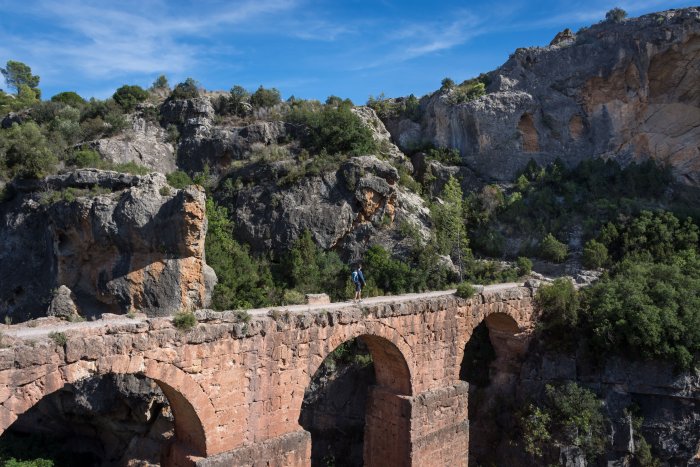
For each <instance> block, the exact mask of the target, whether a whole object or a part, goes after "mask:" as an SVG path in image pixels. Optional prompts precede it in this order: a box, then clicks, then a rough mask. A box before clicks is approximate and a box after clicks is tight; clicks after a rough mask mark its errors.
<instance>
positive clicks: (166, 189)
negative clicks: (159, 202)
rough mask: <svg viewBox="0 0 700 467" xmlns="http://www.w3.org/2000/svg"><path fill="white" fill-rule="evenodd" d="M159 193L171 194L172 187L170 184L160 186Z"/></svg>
mask: <svg viewBox="0 0 700 467" xmlns="http://www.w3.org/2000/svg"><path fill="white" fill-rule="evenodd" d="M158 193H160V195H161V196H170V194H171V191H170V187H169V186H168V185H164V186H162V187H160V190H158Z"/></svg>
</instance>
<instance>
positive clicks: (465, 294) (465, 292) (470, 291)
mask: <svg viewBox="0 0 700 467" xmlns="http://www.w3.org/2000/svg"><path fill="white" fill-rule="evenodd" d="M475 293H476V288H474V286H473V285H471V284H469V283H468V282H462V283H461V284H459V285H458V286H457V291H456V292H455V295H457V296H458V297H460V298H472V297H473V296H474V294H475Z"/></svg>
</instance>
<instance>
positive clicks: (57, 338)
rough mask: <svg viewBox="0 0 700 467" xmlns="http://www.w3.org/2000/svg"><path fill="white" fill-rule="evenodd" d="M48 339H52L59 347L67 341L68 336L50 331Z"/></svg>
mask: <svg viewBox="0 0 700 467" xmlns="http://www.w3.org/2000/svg"><path fill="white" fill-rule="evenodd" d="M49 339H51V340H52V341H54V343H55V344H56V345H58V346H60V347H63V346H64V345H66V342H68V338H67V337H66V335H65V334H64V333H62V332H55V331H54V332H50V333H49Z"/></svg>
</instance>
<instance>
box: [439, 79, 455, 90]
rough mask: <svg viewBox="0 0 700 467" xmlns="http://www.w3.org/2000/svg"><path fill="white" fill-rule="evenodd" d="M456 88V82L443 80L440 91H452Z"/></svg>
mask: <svg viewBox="0 0 700 467" xmlns="http://www.w3.org/2000/svg"><path fill="white" fill-rule="evenodd" d="M454 87H455V82H454V80H453V79H452V78H443V79H442V81H440V89H441V90H447V89H452V88H454Z"/></svg>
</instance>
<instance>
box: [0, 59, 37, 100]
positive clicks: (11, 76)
mask: <svg viewBox="0 0 700 467" xmlns="http://www.w3.org/2000/svg"><path fill="white" fill-rule="evenodd" d="M0 73H2V76H3V77H4V78H5V81H6V82H7V85H8V86H10V87H11V88H14V89H15V91H16V92H17V94H19V92H20V86H22V85H23V84H24V85H26V86H29V88H30V89H31V90H32V91H34V92H35V93H36V94H37V97H38V96H41V92H40V91H39V89H38V86H39V76H37V75H33V74H32V69H31V68H30V67H29V66H28V65H26V64H24V63H22V62H16V61H14V60H8V61H7V64H6V65H5V68H0Z"/></svg>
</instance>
